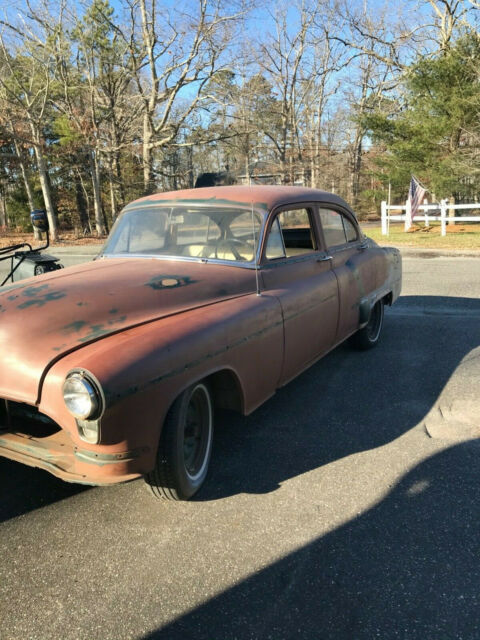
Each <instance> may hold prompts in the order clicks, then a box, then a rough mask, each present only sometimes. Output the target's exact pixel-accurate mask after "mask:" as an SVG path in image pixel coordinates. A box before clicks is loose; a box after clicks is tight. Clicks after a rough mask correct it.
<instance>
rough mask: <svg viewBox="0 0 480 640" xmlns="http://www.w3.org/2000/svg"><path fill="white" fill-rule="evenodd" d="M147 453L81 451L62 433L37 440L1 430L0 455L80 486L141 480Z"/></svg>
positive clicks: (144, 451) (138, 451)
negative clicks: (143, 462)
mask: <svg viewBox="0 0 480 640" xmlns="http://www.w3.org/2000/svg"><path fill="white" fill-rule="evenodd" d="M146 452H147V450H146V449H145V448H143V449H136V450H133V451H123V452H115V453H102V452H96V451H91V450H87V449H81V448H79V447H77V446H76V445H75V444H74V443H73V441H72V440H71V438H70V436H69V435H68V433H66V432H65V431H63V430H60V431H57V432H56V433H53V434H51V435H49V436H46V437H35V436H31V435H27V434H23V433H12V432H10V431H3V430H1V428H0V456H3V457H5V458H9V459H10V460H15V461H16V462H21V463H23V464H26V465H28V466H30V467H38V468H40V469H44V470H45V471H48V472H50V473H52V474H53V475H54V476H57V478H61V479H62V480H65V481H67V482H76V483H79V484H89V485H109V484H116V483H119V482H127V481H129V480H134V479H135V478H139V477H140V476H141V475H143V472H142V471H140V469H141V467H142V458H143V457H144V454H145V453H146Z"/></svg>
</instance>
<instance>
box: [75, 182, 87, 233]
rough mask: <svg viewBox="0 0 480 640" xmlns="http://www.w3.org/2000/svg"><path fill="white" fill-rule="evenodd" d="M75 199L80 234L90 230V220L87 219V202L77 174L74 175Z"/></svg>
mask: <svg viewBox="0 0 480 640" xmlns="http://www.w3.org/2000/svg"><path fill="white" fill-rule="evenodd" d="M75 200H76V203H77V209H78V217H79V218H80V226H81V231H82V234H83V235H85V233H86V232H89V231H90V221H89V219H88V210H87V202H86V200H85V194H84V193H83V185H82V182H81V180H80V177H79V176H78V175H76V176H75Z"/></svg>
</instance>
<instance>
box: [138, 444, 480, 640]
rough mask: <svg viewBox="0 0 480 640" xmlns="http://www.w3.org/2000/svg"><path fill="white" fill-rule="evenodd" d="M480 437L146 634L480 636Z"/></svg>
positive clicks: (156, 638)
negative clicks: (332, 527) (337, 525)
mask: <svg viewBox="0 0 480 640" xmlns="http://www.w3.org/2000/svg"><path fill="white" fill-rule="evenodd" d="M479 454H480V442H479V441H470V442H467V443H464V444H462V445H457V446H455V447H453V448H451V449H447V450H445V451H443V452H442V453H440V454H437V455H435V456H433V457H432V458H429V459H428V460H426V461H425V462H423V463H422V464H420V465H419V466H418V467H416V468H415V469H414V470H413V471H412V472H410V473H408V474H407V475H406V476H405V477H404V478H403V479H402V480H401V481H400V482H399V483H398V485H397V486H395V488H394V489H393V490H392V491H391V492H390V493H389V494H388V495H387V497H386V498H385V499H384V500H383V501H382V502H380V503H379V504H378V506H376V507H374V508H373V509H371V510H369V511H367V512H366V513H364V514H363V515H361V516H359V517H358V518H356V519H355V520H353V521H350V522H349V523H348V524H346V525H344V526H342V527H340V528H339V529H337V530H335V531H333V532H332V533H329V534H327V535H326V536H324V537H322V538H320V539H318V540H316V541H314V542H312V543H311V544H309V545H307V546H306V547H304V548H302V549H300V550H299V551H297V552H294V553H292V554H290V555H288V556H287V557H285V558H283V559H282V560H280V561H279V562H277V563H275V564H273V565H271V566H269V567H268V568H266V569H265V570H263V571H260V572H259V573H257V574H255V575H253V576H251V577H250V578H248V579H246V580H245V581H243V582H242V583H240V584H238V585H236V586H234V587H233V588H231V589H229V590H228V591H226V592H224V593H222V594H221V595H219V596H217V597H215V598H213V599H212V600H210V601H208V602H206V603H205V604H204V605H203V606H200V607H199V608H197V609H195V610H193V611H192V612H190V613H187V614H186V615H184V616H183V617H181V618H179V619H178V620H176V621H174V622H173V623H171V624H169V625H168V626H166V627H164V628H161V629H158V630H157V631H155V632H153V633H151V634H149V635H148V636H144V640H160V639H161V638H165V639H168V640H177V639H178V640H180V639H181V640H184V639H185V638H191V639H195V640H212V639H213V638H215V639H216V638H218V639H220V638H221V639H222V640H233V639H234V638H235V639H236V640H243V639H245V640H247V639H252V640H266V639H267V638H268V639H273V640H283V639H287V638H288V639H290V638H291V639H294V638H303V639H311V640H328V639H339V640H340V639H341V640H346V639H352V640H353V639H355V640H362V639H364V640H371V639H372V638H381V639H386V638H388V639H393V638H402V639H405V638H408V639H409V640H412V639H418V640H427V639H432V640H433V639H435V640H437V639H439V638H445V639H447V638H449V639H450V638H451V639H452V640H453V639H458V638H462V640H478V638H479V637H480V601H479V599H480V594H479V584H480V564H479V562H478V553H479V548H480V547H479V539H480V537H479V534H480V531H479V522H480V518H479V516H480V466H479V464H478V456H479Z"/></svg>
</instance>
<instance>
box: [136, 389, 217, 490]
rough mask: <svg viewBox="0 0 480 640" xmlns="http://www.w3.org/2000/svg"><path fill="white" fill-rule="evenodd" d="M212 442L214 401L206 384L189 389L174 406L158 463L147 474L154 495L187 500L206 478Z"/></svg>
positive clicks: (161, 445) (147, 480) (158, 454)
mask: <svg viewBox="0 0 480 640" xmlns="http://www.w3.org/2000/svg"><path fill="white" fill-rule="evenodd" d="M212 441H213V403H212V399H211V396H210V392H209V390H208V387H207V385H206V384H205V383H203V382H199V383H197V384H194V385H192V386H191V387H189V388H188V389H186V390H185V391H184V392H183V393H182V394H180V396H179V397H178V398H177V399H176V400H175V402H174V403H173V405H172V406H171V408H170V410H169V412H168V414H167V417H166V419H165V423H164V425H163V429H162V435H161V438H160V446H159V449H158V453H157V462H156V465H155V468H154V469H153V471H151V472H150V473H148V474H147V475H146V477H145V480H146V482H147V484H148V485H149V486H150V489H151V490H152V493H153V495H154V496H155V497H156V498H163V499H167V500H188V499H189V498H191V497H192V496H193V495H194V494H195V493H196V492H197V491H198V490H199V489H200V487H201V486H202V484H203V483H204V481H205V478H206V477H207V473H208V465H209V463H210V456H211V453H212Z"/></svg>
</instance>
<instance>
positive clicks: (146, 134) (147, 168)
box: [143, 115, 156, 196]
mask: <svg viewBox="0 0 480 640" xmlns="http://www.w3.org/2000/svg"><path fill="white" fill-rule="evenodd" d="M152 138H153V132H152V129H151V127H150V121H149V119H148V116H146V115H145V116H144V119H143V192H144V195H146V196H148V195H150V194H151V193H154V192H155V190H156V184H155V178H154V174H153V153H152V148H151V147H150V143H151V141H152Z"/></svg>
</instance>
